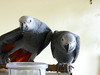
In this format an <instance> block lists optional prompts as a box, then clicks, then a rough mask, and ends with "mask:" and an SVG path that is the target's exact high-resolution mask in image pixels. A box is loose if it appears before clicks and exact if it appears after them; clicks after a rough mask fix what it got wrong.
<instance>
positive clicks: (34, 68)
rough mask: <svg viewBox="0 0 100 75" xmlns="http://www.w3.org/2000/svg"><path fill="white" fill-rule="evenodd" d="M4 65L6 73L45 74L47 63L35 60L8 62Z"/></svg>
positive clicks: (19, 74)
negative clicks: (6, 69)
mask: <svg viewBox="0 0 100 75" xmlns="http://www.w3.org/2000/svg"><path fill="white" fill-rule="evenodd" d="M6 67H7V68H8V75H45V74H46V68H47V67H48V65H47V64H45V63H36V62H35V63H34V62H10V63H8V64H7V65H6Z"/></svg>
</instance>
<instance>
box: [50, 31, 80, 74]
mask: <svg viewBox="0 0 100 75" xmlns="http://www.w3.org/2000/svg"><path fill="white" fill-rule="evenodd" d="M79 49H80V37H79V36H78V35H76V34H74V33H72V32H69V31H55V32H54V34H53V37H52V40H51V50H52V54H53V57H54V58H55V59H56V60H57V61H58V70H57V72H58V71H60V69H61V67H62V66H63V67H64V68H65V70H66V71H67V72H68V73H69V72H70V68H71V67H72V66H71V64H72V63H74V62H75V61H76V59H77V57H78V55H79Z"/></svg>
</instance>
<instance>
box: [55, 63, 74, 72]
mask: <svg viewBox="0 0 100 75" xmlns="http://www.w3.org/2000/svg"><path fill="white" fill-rule="evenodd" d="M57 66H58V67H57V73H58V72H60V71H61V69H62V68H64V72H67V73H68V74H70V73H71V70H72V68H74V67H73V66H71V65H67V64H66V63H58V64H57Z"/></svg>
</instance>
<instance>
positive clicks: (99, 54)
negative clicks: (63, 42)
mask: <svg viewBox="0 0 100 75" xmlns="http://www.w3.org/2000/svg"><path fill="white" fill-rule="evenodd" d="M23 15H28V16H32V17H34V18H37V19H39V20H41V21H42V22H44V23H46V24H47V25H48V26H49V27H50V28H51V29H52V30H53V31H55V30H59V31H61V30H67V31H71V32H73V33H75V34H77V35H79V36H80V39H81V48H80V54H79V57H78V59H77V60H76V62H75V63H74V64H73V66H74V67H75V69H74V70H73V74H74V75H100V0H93V3H92V4H90V0H0V35H2V34H4V33H7V32H9V31H11V30H13V29H15V28H17V27H19V18H20V17H21V16H23ZM35 62H44V63H48V64H56V63H57V62H56V60H55V59H54V58H53V57H52V53H51V49H50V45H49V46H48V47H47V48H45V49H44V50H43V51H42V52H41V54H40V55H38V56H37V57H36V59H35Z"/></svg>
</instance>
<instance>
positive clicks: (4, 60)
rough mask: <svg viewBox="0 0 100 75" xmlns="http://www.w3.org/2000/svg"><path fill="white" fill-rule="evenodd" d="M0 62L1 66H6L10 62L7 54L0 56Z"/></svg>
mask: <svg viewBox="0 0 100 75" xmlns="http://www.w3.org/2000/svg"><path fill="white" fill-rule="evenodd" d="M0 60H1V62H2V64H7V63H8V62H10V58H9V56H8V54H5V53H2V54H1V55H0Z"/></svg>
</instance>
